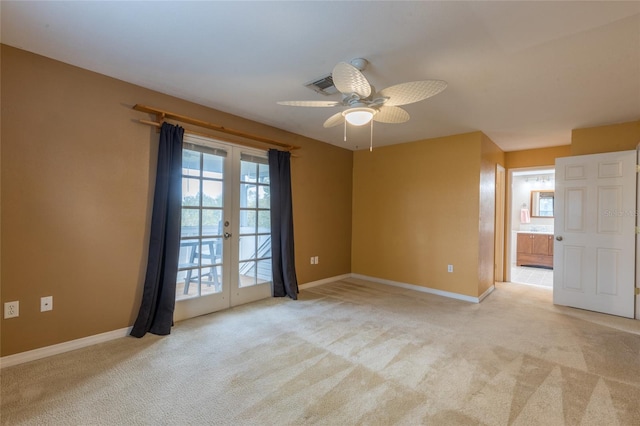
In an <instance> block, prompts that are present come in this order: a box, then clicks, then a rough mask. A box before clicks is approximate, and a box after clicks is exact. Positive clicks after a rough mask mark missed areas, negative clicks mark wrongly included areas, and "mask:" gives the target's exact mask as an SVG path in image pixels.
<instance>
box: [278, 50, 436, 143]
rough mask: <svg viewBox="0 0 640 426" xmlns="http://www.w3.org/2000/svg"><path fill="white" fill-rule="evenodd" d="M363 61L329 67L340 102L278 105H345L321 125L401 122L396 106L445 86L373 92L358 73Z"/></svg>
mask: <svg viewBox="0 0 640 426" xmlns="http://www.w3.org/2000/svg"><path fill="white" fill-rule="evenodd" d="M367 63H368V62H367V60H366V59H361V58H357V59H354V60H352V61H351V63H346V62H340V63H339V64H338V65H336V66H335V67H334V68H333V72H332V78H333V84H334V86H335V87H336V89H338V91H339V92H340V93H342V101H339V102H338V101H280V102H278V104H279V105H287V106H299V107H324V108H326V107H340V106H346V107H348V108H347V109H345V110H344V111H342V112H338V113H336V114H334V115H332V116H331V117H329V118H328V119H327V120H326V121H325V122H324V127H333V126H337V125H339V124H342V123H345V126H346V123H349V124H352V125H354V126H362V125H364V124H367V123H369V122H371V121H372V120H373V121H377V122H380V123H404V122H406V121H408V120H409V113H408V112H407V111H405V110H404V109H402V108H400V107H399V105H408V104H412V103H414V102H419V101H422V100H424V99H427V98H429V97H431V96H434V95H437V94H438V93H440V92H442V91H443V90H444V89H446V87H447V82H446V81H442V80H421V81H412V82H407V83H400V84H396V85H394V86H390V87H387V88H386V89H382V90H381V91H380V92H377V93H376V92H375V89H374V88H373V87H372V86H371V84H369V82H368V81H367V79H366V78H365V76H364V75H363V74H362V72H361V71H362V70H364V68H365V67H366V66H367ZM345 135H346V127H345ZM345 137H346V136H345ZM345 140H346V139H345Z"/></svg>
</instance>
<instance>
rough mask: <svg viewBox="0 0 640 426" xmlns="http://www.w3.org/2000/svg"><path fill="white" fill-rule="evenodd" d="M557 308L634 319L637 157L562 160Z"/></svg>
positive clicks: (559, 172)
mask: <svg viewBox="0 0 640 426" xmlns="http://www.w3.org/2000/svg"><path fill="white" fill-rule="evenodd" d="M554 210H555V224H554V229H555V244H554V274H553V275H554V280H553V302H554V303H556V304H559V305H565V306H572V307H575V308H581V309H588V310H591V311H597V312H603V313H607V314H612V315H618V316H623V317H629V318H633V316H634V302H635V297H634V288H635V258H636V252H635V249H636V238H635V226H636V151H622V152H613V153H606V154H593V155H582V156H576V157H566V158H559V159H557V160H556V191H555V209H554Z"/></svg>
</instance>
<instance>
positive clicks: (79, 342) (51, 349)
mask: <svg viewBox="0 0 640 426" xmlns="http://www.w3.org/2000/svg"><path fill="white" fill-rule="evenodd" d="M130 332H131V327H127V328H121V329H119V330H113V331H107V332H106V333H100V334H96V335H93V336H88V337H83V338H81V339H76V340H71V341H68V342H64V343H58V344H57V345H51V346H45V347H44V348H38V349H34V350H32V351H26V352H20V353H19V354H15V355H7V356H3V357H2V358H0V369H1V368H5V367H11V366H12V365H18V364H23V363H25V362H29V361H35V360H37V359H41V358H46V357H48V356H52V355H58V354H61V353H64V352H69V351H73V350H76V349H80V348H85V347H87V346H91V345H95V344H98V343H102V342H107V341H109V340H114V339H119V338H121V337H125V336H128V335H129V333H130Z"/></svg>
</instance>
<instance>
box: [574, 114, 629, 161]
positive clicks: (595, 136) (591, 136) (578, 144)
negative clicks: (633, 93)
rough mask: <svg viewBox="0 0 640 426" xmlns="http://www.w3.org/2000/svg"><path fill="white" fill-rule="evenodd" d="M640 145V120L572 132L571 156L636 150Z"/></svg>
mask: <svg viewBox="0 0 640 426" xmlns="http://www.w3.org/2000/svg"><path fill="white" fill-rule="evenodd" d="M639 143H640V120H639V121H631V122H628V123H621V124H613V125H609V126H598V127H589V128H584V129H574V130H572V131H571V155H584V154H598V153H601V152H614V151H627V150H631V149H636V146H637V145H638V144H639Z"/></svg>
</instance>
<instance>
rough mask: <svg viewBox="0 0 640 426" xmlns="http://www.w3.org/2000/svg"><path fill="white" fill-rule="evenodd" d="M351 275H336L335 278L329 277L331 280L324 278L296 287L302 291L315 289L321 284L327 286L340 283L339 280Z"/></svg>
mask: <svg viewBox="0 0 640 426" xmlns="http://www.w3.org/2000/svg"><path fill="white" fill-rule="evenodd" d="M351 276H352V274H343V275H338V276H336V277H331V278H324V279H322V280H318V281H311V282H308V283H304V284H300V285H299V286H298V288H299V289H301V290H304V289H305V288H310V287H316V286H319V285H322V284H329V283H332V282H335V281H340V280H344V279H347V278H351Z"/></svg>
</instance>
